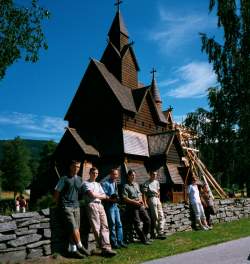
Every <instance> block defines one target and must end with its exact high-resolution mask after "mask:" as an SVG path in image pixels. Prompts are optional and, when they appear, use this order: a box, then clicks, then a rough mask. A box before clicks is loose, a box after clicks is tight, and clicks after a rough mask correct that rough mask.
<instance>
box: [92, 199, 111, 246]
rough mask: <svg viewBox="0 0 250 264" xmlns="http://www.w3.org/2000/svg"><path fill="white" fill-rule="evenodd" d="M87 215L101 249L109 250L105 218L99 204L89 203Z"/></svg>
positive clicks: (107, 228) (101, 206)
mask: <svg viewBox="0 0 250 264" xmlns="http://www.w3.org/2000/svg"><path fill="white" fill-rule="evenodd" d="M88 214H89V220H90V224H91V227H92V230H93V233H94V236H95V239H96V241H97V243H98V245H99V247H100V248H101V249H111V245H110V240H109V227H108V221H107V216H106V213H105V210H104V208H103V205H102V204H101V203H94V202H92V203H89V205H88Z"/></svg>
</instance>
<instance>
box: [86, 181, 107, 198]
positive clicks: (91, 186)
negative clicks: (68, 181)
mask: <svg viewBox="0 0 250 264" xmlns="http://www.w3.org/2000/svg"><path fill="white" fill-rule="evenodd" d="M88 191H91V192H95V193H98V194H105V192H104V190H103V188H102V186H101V184H100V183H99V182H90V181H85V182H84V183H83V192H88ZM94 201H95V202H97V201H98V202H101V200H100V199H98V198H90V197H89V202H94Z"/></svg>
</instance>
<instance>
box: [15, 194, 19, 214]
mask: <svg viewBox="0 0 250 264" xmlns="http://www.w3.org/2000/svg"><path fill="white" fill-rule="evenodd" d="M16 212H17V213H19V212H20V196H17V197H16Z"/></svg>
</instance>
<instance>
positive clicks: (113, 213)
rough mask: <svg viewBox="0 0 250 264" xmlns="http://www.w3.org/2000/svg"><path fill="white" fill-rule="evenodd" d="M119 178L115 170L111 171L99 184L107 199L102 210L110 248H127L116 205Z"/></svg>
mask: <svg viewBox="0 0 250 264" xmlns="http://www.w3.org/2000/svg"><path fill="white" fill-rule="evenodd" d="M118 178H119V172H118V170H117V169H112V170H111V171H110V175H109V176H108V177H107V178H106V179H104V181H102V182H101V185H102V188H103V190H104V192H105V194H106V195H107V197H109V198H108V199H106V200H105V204H104V208H105V211H106V215H107V218H108V224H109V232H110V242H111V245H112V248H121V247H127V246H126V245H125V244H124V243H123V230H122V223H121V217H120V210H119V208H118V206H117V203H118V197H119V196H118V189H117V179H118Z"/></svg>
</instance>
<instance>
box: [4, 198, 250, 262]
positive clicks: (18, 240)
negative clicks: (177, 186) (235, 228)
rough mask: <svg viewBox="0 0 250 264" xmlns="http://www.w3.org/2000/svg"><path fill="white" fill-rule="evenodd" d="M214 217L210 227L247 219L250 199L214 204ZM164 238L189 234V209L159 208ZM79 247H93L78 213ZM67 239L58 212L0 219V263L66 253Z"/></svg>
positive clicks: (84, 219)
mask: <svg viewBox="0 0 250 264" xmlns="http://www.w3.org/2000/svg"><path fill="white" fill-rule="evenodd" d="M215 203H216V206H217V208H218V209H217V214H216V215H214V216H212V218H213V222H214V223H221V222H229V221H233V220H238V219H240V218H243V217H249V216H250V198H247V199H226V200H220V201H216V202H215ZM163 211H164V214H165V218H166V226H165V230H166V233H167V234H172V233H175V232H180V231H189V230H191V229H192V228H191V226H192V221H191V218H190V210H189V206H188V205H185V204H163ZM81 216H82V220H81V222H82V223H85V224H84V225H83V227H82V228H81V233H82V234H84V237H82V241H83V243H84V244H85V246H86V245H88V246H89V248H90V249H91V248H93V247H95V243H94V236H93V234H90V235H89V226H88V225H87V223H88V219H87V215H86V212H85V211H82V212H81ZM66 247H67V235H66V232H65V227H64V225H63V222H62V216H61V215H60V211H59V210H58V209H51V210H49V209H44V210H41V211H40V212H27V213H16V214H12V215H10V216H1V215H0V263H6V262H17V261H22V260H25V259H35V258H38V257H41V256H48V255H51V254H53V253H55V252H59V253H61V254H62V253H63V252H66Z"/></svg>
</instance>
